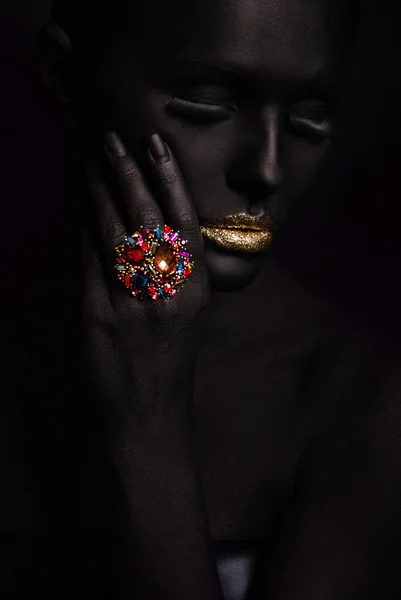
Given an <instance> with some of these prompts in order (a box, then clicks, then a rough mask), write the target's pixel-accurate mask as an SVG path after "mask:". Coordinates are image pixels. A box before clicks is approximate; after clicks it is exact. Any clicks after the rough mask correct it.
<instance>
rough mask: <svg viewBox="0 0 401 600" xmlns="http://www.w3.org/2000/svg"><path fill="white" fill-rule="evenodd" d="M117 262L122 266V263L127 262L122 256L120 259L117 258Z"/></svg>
mask: <svg viewBox="0 0 401 600" xmlns="http://www.w3.org/2000/svg"><path fill="white" fill-rule="evenodd" d="M117 262H118V263H120V264H121V263H124V262H125V260H124V259H123V258H121V256H119V257H118V258H117Z"/></svg>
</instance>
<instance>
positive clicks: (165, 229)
mask: <svg viewBox="0 0 401 600" xmlns="http://www.w3.org/2000/svg"><path fill="white" fill-rule="evenodd" d="M172 231H173V230H172V229H171V227H169V226H168V225H165V226H164V233H171V232H172Z"/></svg>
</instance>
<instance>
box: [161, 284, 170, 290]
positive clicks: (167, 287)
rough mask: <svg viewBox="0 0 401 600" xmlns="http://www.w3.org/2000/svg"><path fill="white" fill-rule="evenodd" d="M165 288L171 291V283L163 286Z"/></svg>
mask: <svg viewBox="0 0 401 600" xmlns="http://www.w3.org/2000/svg"><path fill="white" fill-rule="evenodd" d="M163 289H164V291H165V292H170V291H171V283H166V284H165V285H164V286H163Z"/></svg>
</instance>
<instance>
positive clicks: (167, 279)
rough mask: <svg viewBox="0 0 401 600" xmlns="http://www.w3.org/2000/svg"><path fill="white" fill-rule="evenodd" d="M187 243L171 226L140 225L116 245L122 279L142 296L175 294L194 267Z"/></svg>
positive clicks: (152, 296)
mask: <svg viewBox="0 0 401 600" xmlns="http://www.w3.org/2000/svg"><path fill="white" fill-rule="evenodd" d="M186 243H187V240H183V239H181V238H180V236H179V232H177V231H173V230H172V229H171V227H169V226H168V225H164V227H155V229H145V228H144V227H140V228H139V230H138V231H136V232H135V233H133V234H132V235H128V236H126V238H125V240H124V242H123V243H122V244H120V245H118V246H116V247H115V252H116V271H117V275H118V278H119V280H120V281H122V283H123V284H124V285H125V287H126V288H127V289H128V290H130V292H131V293H132V295H133V296H137V297H138V298H140V299H144V298H146V297H149V298H151V299H152V300H158V299H159V298H162V299H166V298H169V297H170V296H174V295H175V294H176V293H177V290H178V288H179V287H180V286H181V285H182V284H183V283H184V282H185V281H186V280H187V279H188V277H189V276H190V274H191V272H192V269H193V266H194V265H193V262H191V255H190V253H189V252H187V250H186Z"/></svg>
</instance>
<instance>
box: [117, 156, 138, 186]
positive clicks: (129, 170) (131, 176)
mask: <svg viewBox="0 0 401 600" xmlns="http://www.w3.org/2000/svg"><path fill="white" fill-rule="evenodd" d="M120 169H121V174H122V176H123V177H124V179H125V180H126V181H127V182H128V183H135V182H136V181H138V180H139V179H140V177H141V173H140V171H139V169H138V167H137V166H136V165H134V164H133V163H132V162H131V161H129V160H125V161H124V162H123V163H122V165H121V167H120Z"/></svg>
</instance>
